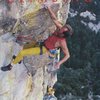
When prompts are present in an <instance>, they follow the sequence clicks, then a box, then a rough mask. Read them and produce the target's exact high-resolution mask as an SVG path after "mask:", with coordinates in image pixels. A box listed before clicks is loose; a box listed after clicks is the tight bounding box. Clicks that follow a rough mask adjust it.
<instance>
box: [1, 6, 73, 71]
mask: <svg viewBox="0 0 100 100" xmlns="http://www.w3.org/2000/svg"><path fill="white" fill-rule="evenodd" d="M46 9H47V10H48V11H49V13H50V16H51V18H52V20H53V22H54V24H55V25H56V27H57V28H56V30H55V32H54V33H52V35H51V36H50V37H48V38H47V39H46V40H45V41H44V43H42V48H41V46H40V47H39V46H34V47H32V48H28V49H23V50H21V51H20V52H19V54H18V55H17V57H15V56H14V57H13V59H12V62H11V63H12V64H17V63H19V62H20V61H21V60H22V59H23V57H24V56H28V55H39V54H41V52H42V54H44V53H48V55H49V56H52V54H51V53H50V52H49V51H50V50H54V49H56V48H61V49H62V51H63V53H64V57H63V58H62V59H61V60H60V61H59V62H58V63H57V64H56V65H55V67H56V69H59V68H60V65H61V64H63V63H64V62H65V61H66V60H67V59H68V58H69V57H70V54H69V51H68V47H67V43H66V40H65V39H66V37H67V36H69V35H72V28H71V27H70V25H64V26H63V25H62V24H61V23H60V22H59V21H58V20H57V17H56V16H55V14H54V12H53V11H52V9H51V8H50V7H48V6H47V7H46ZM11 63H10V64H9V65H7V66H3V67H1V70H2V71H8V70H11V68H12V65H11Z"/></svg>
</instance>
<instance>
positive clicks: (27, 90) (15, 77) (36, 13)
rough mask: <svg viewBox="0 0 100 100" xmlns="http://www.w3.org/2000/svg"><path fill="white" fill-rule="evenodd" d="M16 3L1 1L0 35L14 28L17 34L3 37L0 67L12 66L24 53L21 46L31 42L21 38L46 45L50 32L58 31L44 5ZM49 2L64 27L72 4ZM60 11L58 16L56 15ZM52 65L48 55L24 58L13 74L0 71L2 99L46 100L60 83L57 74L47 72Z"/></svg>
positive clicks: (0, 46)
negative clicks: (51, 89) (48, 91)
mask: <svg viewBox="0 0 100 100" xmlns="http://www.w3.org/2000/svg"><path fill="white" fill-rule="evenodd" d="M13 1H14V2H11V3H10V4H8V3H7V2H6V0H4V1H3V0H2V1H0V8H1V11H0V34H4V31H5V32H7V31H9V30H10V29H12V26H13V32H15V35H14V36H11V34H10V33H5V34H4V35H2V36H0V51H1V52H2V53H0V67H2V66H4V65H7V64H8V63H9V62H10V61H11V58H12V56H13V54H15V55H17V54H18V52H19V51H20V50H21V46H20V45H23V44H25V43H26V42H30V39H24V38H20V39H18V38H17V37H18V36H20V35H22V36H26V35H27V36H29V35H31V37H32V38H33V39H34V40H36V41H43V40H45V39H46V38H47V37H48V35H49V33H50V32H53V31H54V30H55V25H54V23H53V22H52V19H51V17H50V15H49V13H48V11H47V10H46V9H45V8H44V7H43V3H42V2H38V1H41V0H32V2H29V1H30V0H23V1H24V2H23V4H20V3H19V1H18V0H13ZM44 1H45V0H44ZM47 1H48V2H49V3H48V4H49V5H51V7H52V9H53V10H54V12H55V14H56V15H57V16H58V20H59V21H61V22H63V24H65V23H66V20H67V17H68V11H69V6H70V0H64V1H67V2H66V3H64V2H63V0H57V2H50V0H47ZM51 1H52V0H51ZM4 8H5V9H4ZM58 9H59V11H58ZM57 11H58V13H56V12H57ZM4 16H6V18H4ZM7 23H8V24H7ZM4 25H8V27H7V28H6V29H5V28H4V27H3V26H4ZM5 37H6V38H5ZM14 37H16V38H17V39H18V40H17V42H18V43H16V42H14V39H15V38H14ZM50 62H52V61H51V60H49V59H48V55H47V54H44V55H39V56H29V57H24V60H23V62H22V63H21V64H16V65H13V66H14V67H13V69H12V70H11V71H9V72H2V71H0V99H2V100H43V97H44V95H45V94H46V92H47V85H52V86H53V85H54V84H55V82H56V81H57V73H56V72H55V71H54V72H52V73H51V72H50V71H48V63H50ZM51 67H52V66H51ZM27 71H28V72H31V74H32V75H33V76H31V75H28V74H27ZM49 97H50V96H48V99H45V100H52V98H53V97H52V98H51V99H49ZM45 98H46V97H45ZM55 100H56V99H55Z"/></svg>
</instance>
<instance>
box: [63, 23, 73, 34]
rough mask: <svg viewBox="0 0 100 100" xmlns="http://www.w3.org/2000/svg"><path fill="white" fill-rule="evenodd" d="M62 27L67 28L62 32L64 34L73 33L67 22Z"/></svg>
mask: <svg viewBox="0 0 100 100" xmlns="http://www.w3.org/2000/svg"><path fill="white" fill-rule="evenodd" d="M64 27H66V28H67V29H68V31H66V32H63V33H64V34H69V35H72V34H73V29H72V27H71V26H70V25H69V24H65V25H64Z"/></svg>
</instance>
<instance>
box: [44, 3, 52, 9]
mask: <svg viewBox="0 0 100 100" xmlns="http://www.w3.org/2000/svg"><path fill="white" fill-rule="evenodd" d="M43 6H44V8H45V9H48V8H50V6H51V4H49V3H44V4H43Z"/></svg>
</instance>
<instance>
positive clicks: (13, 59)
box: [13, 55, 22, 64]
mask: <svg viewBox="0 0 100 100" xmlns="http://www.w3.org/2000/svg"><path fill="white" fill-rule="evenodd" d="M15 58H16V56H15V55H13V60H14V59H15ZM21 62H22V61H20V62H18V64H21Z"/></svg>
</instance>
